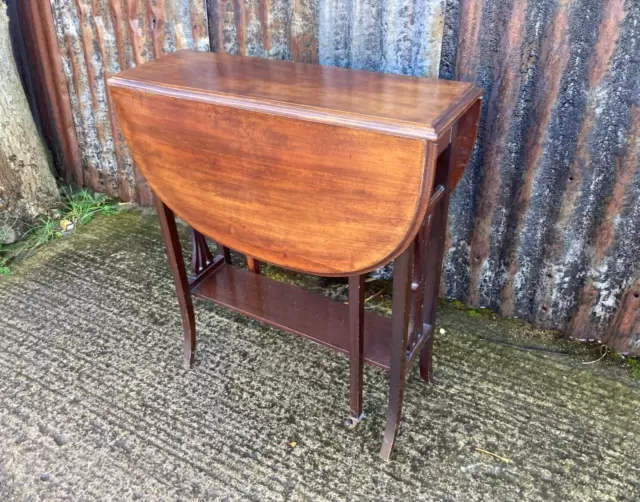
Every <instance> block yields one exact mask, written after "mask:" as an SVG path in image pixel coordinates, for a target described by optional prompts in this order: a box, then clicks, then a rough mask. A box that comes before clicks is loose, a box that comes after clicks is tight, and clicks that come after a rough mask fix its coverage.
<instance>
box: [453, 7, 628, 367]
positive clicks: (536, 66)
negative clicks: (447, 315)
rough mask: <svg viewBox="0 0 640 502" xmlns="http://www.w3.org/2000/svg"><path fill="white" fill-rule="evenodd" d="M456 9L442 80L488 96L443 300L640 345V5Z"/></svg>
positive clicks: (459, 208)
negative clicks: (470, 85) (468, 84)
mask: <svg viewBox="0 0 640 502" xmlns="http://www.w3.org/2000/svg"><path fill="white" fill-rule="evenodd" d="M452 7H453V8H452V9H450V10H449V12H448V17H447V20H446V24H447V35H446V37H445V41H444V44H443V46H444V50H443V63H442V67H441V68H442V76H444V77H449V78H451V77H453V76H454V70H455V76H456V77H457V78H458V79H461V80H469V81H474V82H477V83H478V84H480V85H482V87H484V89H485V91H486V95H485V101H484V117H483V122H482V125H481V131H480V140H479V142H478V144H477V148H476V151H475V154H474V157H473V160H472V162H471V164H470V166H469V169H468V171H467V174H466V176H465V177H464V180H463V182H462V183H461V186H460V187H459V188H458V190H457V192H456V194H455V196H454V198H453V202H452V207H451V225H450V235H449V253H448V257H447V261H446V274H445V292H446V294H447V296H453V297H456V298H460V299H462V300H464V301H465V302H467V303H468V304H470V305H474V306H487V307H490V308H492V309H494V310H496V311H498V312H500V313H502V314H503V315H505V316H518V317H521V318H524V319H526V320H529V321H532V322H534V323H535V324H536V325H538V326H542V327H547V328H557V329H561V330H564V331H565V332H566V333H568V334H569V335H571V336H575V337H579V338H599V339H602V340H603V341H605V342H607V343H608V344H610V345H611V346H613V347H614V348H616V349H618V350H620V351H623V352H632V353H636V354H640V246H639V244H640V169H639V167H638V166H639V156H640V107H639V104H640V62H639V54H640V47H639V37H640V29H639V28H638V27H639V26H640V2H637V1H636V0H628V1H626V2H625V1H624V0H604V1H602V0H582V1H578V0H562V1H555V0H544V1H533V0H462V1H460V2H459V4H458V3H457V2H456V3H455V4H453V3H452ZM456 41H457V43H456Z"/></svg>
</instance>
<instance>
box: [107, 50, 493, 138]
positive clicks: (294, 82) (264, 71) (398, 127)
mask: <svg viewBox="0 0 640 502" xmlns="http://www.w3.org/2000/svg"><path fill="white" fill-rule="evenodd" d="M110 86H126V87H133V86H138V87H141V88H144V90H146V91H148V92H153V91H154V90H155V91H156V92H160V93H162V94H167V93H173V95H175V96H177V97H181V98H186V99H196V100H203V101H209V102H215V103H217V104H220V105H222V104H228V105H230V106H233V107H239V108H244V109H248V110H252V111H262V112H268V113H274V114H279V115H285V116H290V117H292V118H300V119H305V120H311V121H314V122H322V123H330V124H343V125H346V126H349V127H357V128H359V129H365V130H374V131H379V132H386V133H391V134H397V135H401V136H407V137H418V138H424V139H432V140H435V139H437V137H438V135H439V134H441V133H442V131H444V130H445V129H446V128H447V127H448V126H449V125H450V124H451V122H452V121H454V120H455V119H456V118H457V117H458V116H459V115H460V114H461V113H462V112H463V111H464V110H465V109H466V108H468V107H469V105H470V104H471V103H473V102H474V101H475V100H476V99H477V98H478V96H479V95H480V94H481V91H480V90H479V89H478V88H477V87H475V86H474V85H472V84H470V83H466V82H453V81H447V80H437V79H428V78H419V77H407V76H404V75H389V74H383V73H375V72H369V71H361V70H346V69H343V68H335V67H326V66H321V65H315V64H304V63H294V62H291V61H278V60H269V59H261V58H250V57H238V56H231V55H228V54H218V53H210V52H197V51H188V50H183V51H178V52H175V53H173V54H170V55H167V56H165V57H163V58H161V59H160V60H156V61H152V62H150V63H148V64H145V65H141V66H138V67H136V68H133V69H130V70H127V71H124V72H122V73H120V74H118V76H116V77H113V78H111V79H110Z"/></svg>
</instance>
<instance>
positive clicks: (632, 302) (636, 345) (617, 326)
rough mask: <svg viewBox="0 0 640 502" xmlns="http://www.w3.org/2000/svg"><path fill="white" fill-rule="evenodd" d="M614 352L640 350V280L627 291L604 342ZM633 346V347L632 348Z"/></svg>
mask: <svg viewBox="0 0 640 502" xmlns="http://www.w3.org/2000/svg"><path fill="white" fill-rule="evenodd" d="M603 341H604V342H605V343H606V344H607V345H608V346H610V347H611V348H613V349H614V350H617V351H620V352H623V353H627V352H629V350H630V349H635V350H634V351H635V352H636V353H638V350H639V349H640V279H639V280H636V281H635V282H634V284H633V285H632V286H631V287H630V288H629V289H627V291H625V293H624V294H623V295H622V300H621V301H620V307H619V309H618V312H617V313H616V316H615V318H614V320H613V323H612V324H611V327H610V329H609V330H608V332H607V335H606V336H605V338H604V340H603ZM630 345H631V346H630Z"/></svg>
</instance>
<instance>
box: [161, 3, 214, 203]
mask: <svg viewBox="0 0 640 502" xmlns="http://www.w3.org/2000/svg"><path fill="white" fill-rule="evenodd" d="M189 19H190V20H191V34H192V36H193V48H194V49H199V48H200V42H201V41H202V40H207V42H208V38H209V36H208V28H207V22H206V15H205V11H204V2H200V1H198V0H191V1H190V2H189ZM207 45H208V43H207ZM151 202H152V203H153V201H151Z"/></svg>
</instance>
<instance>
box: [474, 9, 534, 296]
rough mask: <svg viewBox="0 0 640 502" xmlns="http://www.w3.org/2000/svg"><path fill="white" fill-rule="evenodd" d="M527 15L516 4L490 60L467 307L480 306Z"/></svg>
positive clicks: (513, 106) (513, 107) (515, 95)
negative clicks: (503, 40)
mask: <svg viewBox="0 0 640 502" xmlns="http://www.w3.org/2000/svg"><path fill="white" fill-rule="evenodd" d="M526 11H527V2H526V0H516V2H515V3H514V5H513V13H512V15H511V18H510V19H509V26H508V32H507V43H506V46H505V47H504V49H503V50H498V51H496V53H495V55H494V57H493V64H494V68H496V74H495V75H494V77H493V80H494V81H495V82H496V86H495V87H494V89H493V90H492V94H491V97H490V99H489V103H488V109H487V117H488V119H487V120H490V121H491V124H490V125H487V126H485V127H486V128H487V130H488V131H489V136H488V138H487V142H488V148H487V149H486V151H485V155H484V157H485V158H484V159H483V165H484V166H485V171H484V176H483V179H482V182H481V184H480V187H479V199H480V203H479V207H478V211H477V214H476V219H475V229H474V232H473V237H472V239H471V246H470V256H469V263H470V264H471V265H470V286H469V294H468V298H467V303H469V304H470V305H473V306H480V304H481V297H480V291H479V286H480V279H481V275H482V268H483V266H484V264H485V262H486V261H487V259H488V257H489V250H490V246H491V234H492V222H493V217H494V215H495V212H496V207H497V204H498V197H499V191H500V189H501V180H500V167H501V163H502V160H503V157H504V154H505V153H506V152H507V139H508V136H509V131H510V127H509V126H510V120H509V118H510V117H511V116H512V115H513V112H514V110H515V107H516V105H517V101H518V91H519V89H520V84H521V79H520V72H519V67H520V45H521V43H522V35H523V32H524V30H523V23H524V16H525V13H526Z"/></svg>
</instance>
